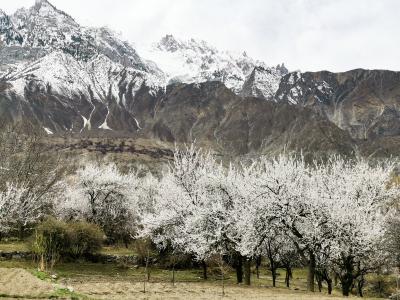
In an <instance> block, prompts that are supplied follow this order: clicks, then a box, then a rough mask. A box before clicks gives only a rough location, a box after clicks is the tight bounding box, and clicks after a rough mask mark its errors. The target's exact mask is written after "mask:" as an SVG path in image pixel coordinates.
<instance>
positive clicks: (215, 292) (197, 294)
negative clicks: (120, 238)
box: [0, 262, 372, 300]
mask: <svg viewBox="0 0 400 300" xmlns="http://www.w3.org/2000/svg"><path fill="white" fill-rule="evenodd" d="M3 263H4V262H3ZM3 263H0V265H1V264H3ZM114 275H115V276H110V275H105V276H99V275H96V274H92V275H90V274H89V273H88V274H85V275H83V274H81V276H77V277H72V278H63V279H62V280H60V281H58V282H57V283H56V282H51V280H49V279H46V278H44V279H43V278H42V279H40V278H39V277H41V276H40V274H37V272H36V271H34V270H32V269H29V270H25V269H22V268H11V267H10V268H0V299H2V300H3V299H107V300H109V299H110V300H112V299H115V300H128V299H151V300H155V299H171V300H172V299H174V300H181V299H182V300H184V299H190V300H200V299H204V300H205V299H229V300H231V299H271V300H275V299H276V300H286V299H287V300H295V299H296V300H301V299H319V300H325V299H327V300H328V299H330V300H335V299H343V297H340V296H339V295H338V294H337V295H334V296H327V295H326V294H324V293H313V294H311V293H307V292H305V291H301V290H297V288H296V289H286V288H271V287H266V286H260V285H257V286H252V287H247V286H237V285H235V284H232V283H230V282H229V281H228V283H227V285H226V286H225V296H224V297H222V294H221V292H222V286H221V284H220V282H216V281H210V282H177V283H175V285H172V283H171V282H166V281H164V282H152V281H151V282H147V283H146V293H144V292H143V288H144V283H143V282H139V281H137V279H138V278H134V277H131V276H118V274H114ZM156 276H159V275H156ZM156 278H157V277H156ZM155 280H156V279H155ZM366 299H368V298H366ZM369 299H372V298H369Z"/></svg>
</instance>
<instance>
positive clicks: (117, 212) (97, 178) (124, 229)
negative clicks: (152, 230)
mask: <svg viewBox="0 0 400 300" xmlns="http://www.w3.org/2000/svg"><path fill="white" fill-rule="evenodd" d="M69 181H70V182H69V183H66V188H65V190H66V193H65V199H61V201H60V202H59V203H58V206H57V207H58V208H57V211H58V215H59V216H61V217H63V218H64V219H84V220H86V221H88V222H92V223H95V224H98V225H99V226H100V227H101V228H102V229H103V230H104V232H105V233H106V235H107V237H108V238H109V239H110V240H111V241H113V242H115V241H116V240H123V241H124V242H125V243H127V242H128V240H129V239H130V236H131V234H132V233H133V232H134V231H135V225H136V223H137V218H138V216H137V211H136V208H137V205H136V200H137V199H136V198H135V196H136V195H137V193H136V190H137V187H138V179H137V177H136V175H135V174H134V173H129V174H122V173H121V172H120V171H119V170H118V168H117V167H116V165H115V164H105V165H98V164H94V163H88V164H85V165H84V166H83V167H81V168H79V169H78V170H77V172H76V174H75V176H73V177H72V178H70V179H69Z"/></svg>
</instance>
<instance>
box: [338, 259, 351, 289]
mask: <svg viewBox="0 0 400 300" xmlns="http://www.w3.org/2000/svg"><path fill="white" fill-rule="evenodd" d="M343 268H344V270H343V271H344V275H343V276H341V278H340V280H341V283H342V294H343V296H349V295H350V291H351V288H352V286H353V282H354V275H353V271H354V266H353V259H352V257H345V258H343Z"/></svg>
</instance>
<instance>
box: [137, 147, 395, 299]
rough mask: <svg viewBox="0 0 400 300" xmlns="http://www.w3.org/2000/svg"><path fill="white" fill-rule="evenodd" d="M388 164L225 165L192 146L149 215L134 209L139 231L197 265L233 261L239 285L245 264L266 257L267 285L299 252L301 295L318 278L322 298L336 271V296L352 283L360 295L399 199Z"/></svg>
mask: <svg viewBox="0 0 400 300" xmlns="http://www.w3.org/2000/svg"><path fill="white" fill-rule="evenodd" d="M394 168H395V165H394V163H392V162H389V161H384V162H380V163H375V164H374V165H371V164H370V163H368V162H367V161H366V160H363V159H358V160H345V159H343V158H341V157H331V158H329V159H328V160H326V161H313V162H310V163H307V162H306V161H305V159H304V158H303V157H302V156H290V155H279V156H278V157H275V158H272V159H271V158H267V157H261V158H260V159H258V160H255V161H253V162H252V163H251V164H247V165H240V166H234V165H232V164H231V165H229V166H228V167H224V166H223V165H222V164H221V163H218V162H217V161H216V160H215V159H214V157H213V156H212V155H210V153H204V152H201V151H199V150H197V149H195V148H194V147H193V146H192V147H190V148H187V149H185V150H183V151H176V152H175V157H174V163H173V165H172V166H171V168H170V170H169V172H167V173H166V174H165V175H164V176H163V177H162V179H161V181H160V182H159V188H158V193H155V194H154V195H153V197H152V199H151V201H152V204H151V205H150V207H151V209H150V210H146V211H143V212H141V217H140V219H141V226H142V231H141V235H143V236H150V237H151V238H152V240H153V241H154V242H155V243H156V244H158V245H160V246H161V247H165V246H166V245H168V244H171V245H172V247H173V249H175V250H176V251H179V252H186V253H190V254H193V255H194V256H195V257H196V258H197V259H198V260H201V261H204V260H207V259H209V258H211V257H212V256H217V257H221V261H223V259H222V258H223V257H224V256H229V255H232V254H233V253H234V254H236V255H239V256H241V257H242V258H243V259H244V261H245V269H246V270H245V277H247V280H246V282H247V283H250V272H249V268H248V267H247V268H246V266H249V262H250V261H251V260H255V259H256V258H257V257H259V256H265V257H267V258H268V259H269V260H270V266H271V271H272V274H273V279H274V280H275V276H274V272H275V271H276V268H274V267H273V264H274V262H277V261H280V262H282V261H284V258H285V257H293V253H298V254H299V255H300V256H301V257H302V258H303V260H304V261H306V262H307V265H308V269H309V271H308V284H309V290H311V291H313V290H314V279H315V278H318V279H319V283H320V282H321V281H326V283H327V286H328V291H329V293H330V292H331V290H332V276H334V275H333V274H335V275H336V276H338V277H339V279H340V282H341V286H342V291H343V294H344V295H349V293H350V290H351V289H352V288H353V285H354V284H355V281H356V280H357V281H358V282H361V284H360V285H359V286H360V287H361V288H360V294H361V291H362V281H363V275H364V274H365V273H367V272H369V271H372V270H374V268H376V267H378V266H379V265H380V264H381V263H382V262H383V261H384V258H385V257H386V256H385V255H386V253H385V247H383V245H382V243H383V242H384V236H385V230H386V226H385V225H386V221H387V219H388V217H390V218H393V212H392V210H391V209H390V205H389V204H390V203H391V202H392V201H393V199H396V198H397V197H398V196H399V188H398V185H395V184H391V180H392V177H393V174H394V171H395V169H394ZM275 275H276V274H275Z"/></svg>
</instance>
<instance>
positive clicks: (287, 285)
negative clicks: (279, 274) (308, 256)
mask: <svg viewBox="0 0 400 300" xmlns="http://www.w3.org/2000/svg"><path fill="white" fill-rule="evenodd" d="M290 273H291V270H290V268H286V275H285V283H286V287H287V288H289V287H290Z"/></svg>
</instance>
